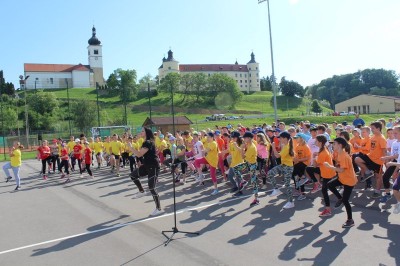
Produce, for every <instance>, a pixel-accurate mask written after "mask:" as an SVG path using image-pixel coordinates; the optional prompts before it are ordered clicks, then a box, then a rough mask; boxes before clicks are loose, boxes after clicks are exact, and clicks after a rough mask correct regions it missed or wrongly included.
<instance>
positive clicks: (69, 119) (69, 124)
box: [65, 78, 72, 136]
mask: <svg viewBox="0 0 400 266" xmlns="http://www.w3.org/2000/svg"><path fill="white" fill-rule="evenodd" d="M65 83H66V84H67V101H68V129H69V135H70V136H72V131H71V109H70V104H69V84H68V79H67V78H66V79H65Z"/></svg>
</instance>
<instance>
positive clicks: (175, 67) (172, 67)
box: [159, 50, 179, 80]
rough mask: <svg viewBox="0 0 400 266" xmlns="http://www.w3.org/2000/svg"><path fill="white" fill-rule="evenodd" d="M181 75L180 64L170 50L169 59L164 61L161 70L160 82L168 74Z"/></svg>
mask: <svg viewBox="0 0 400 266" xmlns="http://www.w3.org/2000/svg"><path fill="white" fill-rule="evenodd" d="M174 72H175V73H179V62H178V61H176V60H175V59H174V53H173V52H172V51H171V50H169V51H168V57H167V59H165V60H164V59H163V64H162V67H160V68H159V77H160V80H161V79H162V78H164V77H165V76H166V75H167V74H168V73H174Z"/></svg>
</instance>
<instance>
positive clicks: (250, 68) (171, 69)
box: [158, 50, 261, 92]
mask: <svg viewBox="0 0 400 266" xmlns="http://www.w3.org/2000/svg"><path fill="white" fill-rule="evenodd" d="M168 73H181V74H190V73H204V74H205V75H207V76H211V75H213V74H215V73H222V74H226V75H228V76H229V77H231V78H233V79H234V80H236V83H237V84H238V87H239V89H240V90H241V91H243V92H253V91H261V87H260V77H259V75H260V65H259V63H257V62H256V59H255V55H254V53H253V52H252V53H251V55H250V61H249V62H248V63H247V64H245V65H244V64H239V63H238V62H237V60H236V62H235V63H234V64H179V62H178V61H176V60H175V58H174V54H173V52H172V51H171V50H169V51H168V57H167V58H165V57H164V58H163V59H162V65H161V66H160V67H159V68H158V76H159V78H160V80H161V79H163V78H164V77H165V76H166V75H167V74H168Z"/></svg>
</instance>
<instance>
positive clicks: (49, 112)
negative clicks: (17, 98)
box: [27, 91, 59, 130]
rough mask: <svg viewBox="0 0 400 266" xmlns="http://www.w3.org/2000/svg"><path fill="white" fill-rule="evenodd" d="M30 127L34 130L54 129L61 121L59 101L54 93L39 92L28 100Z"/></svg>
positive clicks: (31, 95)
mask: <svg viewBox="0 0 400 266" xmlns="http://www.w3.org/2000/svg"><path fill="white" fill-rule="evenodd" d="M27 102H28V104H29V114H28V115H29V121H30V126H31V127H32V128H34V129H46V130H49V129H52V127H53V124H54V123H56V122H57V120H59V101H58V100H57V96H56V95H55V94H54V93H53V92H43V91H38V92H37V93H33V94H30V95H29V96H28V98H27Z"/></svg>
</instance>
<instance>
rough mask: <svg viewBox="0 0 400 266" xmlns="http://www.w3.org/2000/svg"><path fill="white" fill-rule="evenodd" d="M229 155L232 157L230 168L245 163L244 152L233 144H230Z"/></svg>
mask: <svg viewBox="0 0 400 266" xmlns="http://www.w3.org/2000/svg"><path fill="white" fill-rule="evenodd" d="M229 154H230V155H231V156H232V161H231V165H230V167H235V166H236V165H238V164H241V163H243V157H242V152H241V151H240V150H237V149H236V148H235V144H234V143H233V142H231V143H229Z"/></svg>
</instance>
